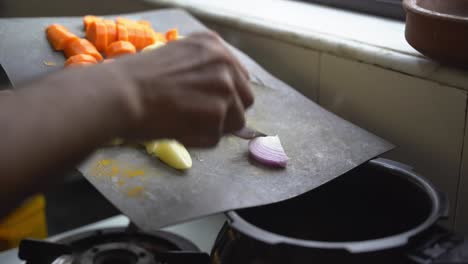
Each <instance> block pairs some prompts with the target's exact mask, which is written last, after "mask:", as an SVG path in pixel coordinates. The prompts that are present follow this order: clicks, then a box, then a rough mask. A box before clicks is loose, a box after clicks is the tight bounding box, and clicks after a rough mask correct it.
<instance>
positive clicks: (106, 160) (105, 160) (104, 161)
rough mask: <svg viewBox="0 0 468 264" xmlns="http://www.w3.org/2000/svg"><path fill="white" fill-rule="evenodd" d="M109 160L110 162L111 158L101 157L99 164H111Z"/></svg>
mask: <svg viewBox="0 0 468 264" xmlns="http://www.w3.org/2000/svg"><path fill="white" fill-rule="evenodd" d="M111 162H112V160H108V159H103V160H101V161H99V165H101V166H107V165H109V164H111Z"/></svg>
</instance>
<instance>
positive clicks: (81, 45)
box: [64, 39, 103, 61]
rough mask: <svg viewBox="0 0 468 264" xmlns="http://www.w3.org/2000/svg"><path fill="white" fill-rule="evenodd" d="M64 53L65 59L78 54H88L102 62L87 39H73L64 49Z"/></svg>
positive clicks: (100, 56)
mask: <svg viewBox="0 0 468 264" xmlns="http://www.w3.org/2000/svg"><path fill="white" fill-rule="evenodd" d="M64 53H65V56H66V57H67V58H70V57H71V56H75V55H79V54H88V55H91V56H93V57H94V58H95V59H96V60H98V61H101V60H103V58H102V55H101V54H100V53H99V51H97V50H96V48H95V47H94V46H93V44H92V43H91V42H89V41H88V40H87V39H75V40H72V41H70V42H69V43H68V44H67V46H66V47H65V50H64Z"/></svg>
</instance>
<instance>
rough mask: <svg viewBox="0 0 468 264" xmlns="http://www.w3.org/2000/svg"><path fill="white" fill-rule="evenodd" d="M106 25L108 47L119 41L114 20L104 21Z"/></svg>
mask: <svg viewBox="0 0 468 264" xmlns="http://www.w3.org/2000/svg"><path fill="white" fill-rule="evenodd" d="M104 24H106V26H107V44H106V47H107V46H109V44H111V43H112V42H114V41H117V28H116V25H115V23H114V21H112V20H104Z"/></svg>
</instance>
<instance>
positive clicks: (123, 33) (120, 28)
mask: <svg viewBox="0 0 468 264" xmlns="http://www.w3.org/2000/svg"><path fill="white" fill-rule="evenodd" d="M117 40H123V41H128V30H127V27H126V26H125V25H122V24H117Z"/></svg>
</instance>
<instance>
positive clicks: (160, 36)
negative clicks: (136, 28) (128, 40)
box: [153, 31, 167, 43]
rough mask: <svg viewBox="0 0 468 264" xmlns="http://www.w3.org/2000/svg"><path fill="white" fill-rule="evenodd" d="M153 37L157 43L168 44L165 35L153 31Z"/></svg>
mask: <svg viewBox="0 0 468 264" xmlns="http://www.w3.org/2000/svg"><path fill="white" fill-rule="evenodd" d="M153 37H154V39H155V40H156V41H155V42H163V43H166V42H167V39H166V36H165V35H164V34H163V33H159V32H155V31H153Z"/></svg>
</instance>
